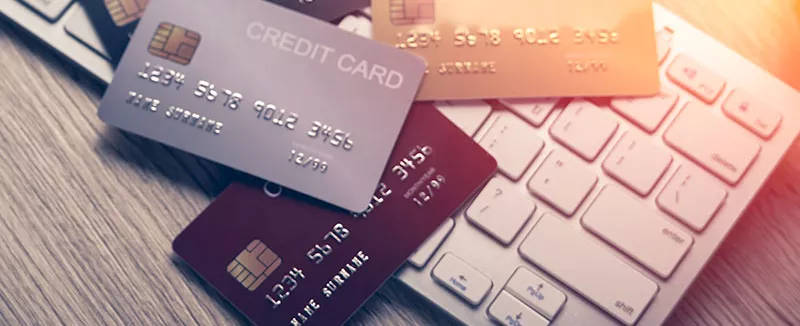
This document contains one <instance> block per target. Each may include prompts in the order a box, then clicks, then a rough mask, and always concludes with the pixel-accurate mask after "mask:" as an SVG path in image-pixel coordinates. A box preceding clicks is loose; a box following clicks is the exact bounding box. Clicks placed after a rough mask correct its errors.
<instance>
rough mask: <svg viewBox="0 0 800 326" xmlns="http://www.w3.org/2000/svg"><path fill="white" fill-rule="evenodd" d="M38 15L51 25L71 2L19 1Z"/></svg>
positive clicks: (57, 0) (55, 0)
mask: <svg viewBox="0 0 800 326" xmlns="http://www.w3.org/2000/svg"><path fill="white" fill-rule="evenodd" d="M20 1H21V2H23V3H25V4H27V5H28V6H29V7H31V8H32V9H33V10H35V11H36V12H38V13H39V15H41V16H42V17H44V19H47V20H48V21H49V22H51V23H53V22H55V21H56V20H58V18H59V17H61V14H63V13H64V12H65V11H67V8H69V5H71V4H72V0H20Z"/></svg>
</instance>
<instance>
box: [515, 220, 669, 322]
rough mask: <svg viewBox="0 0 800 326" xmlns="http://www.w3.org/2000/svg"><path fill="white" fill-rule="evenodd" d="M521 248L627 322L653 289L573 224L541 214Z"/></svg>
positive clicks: (637, 314)
mask: <svg viewBox="0 0 800 326" xmlns="http://www.w3.org/2000/svg"><path fill="white" fill-rule="evenodd" d="M519 252H520V254H521V255H522V256H523V257H524V258H525V259H527V260H530V261H531V262H533V263H534V264H536V265H537V266H539V267H540V268H542V269H543V270H544V271H546V272H547V273H549V274H550V275H552V276H553V277H555V278H557V279H559V280H560V281H561V282H562V283H564V284H566V285H568V286H569V287H571V288H572V289H574V290H575V291H577V292H578V293H580V294H582V295H583V296H584V297H586V298H587V299H588V300H589V301H591V302H593V303H594V304H595V305H597V306H598V307H599V308H601V309H603V310H605V311H606V312H608V313H609V314H610V315H611V316H613V317H615V318H616V319H618V320H619V321H621V322H623V323H625V324H626V325H633V324H634V323H636V321H637V320H638V319H639V317H640V316H641V315H642V313H644V311H645V309H646V308H647V306H648V305H649V304H650V302H651V301H652V300H653V297H655V295H656V293H657V292H658V285H656V284H655V283H654V282H653V281H651V280H650V279H649V278H647V277H645V276H644V275H643V274H642V273H640V272H638V271H636V270H634V269H633V268H632V267H630V266H629V265H628V264H626V263H625V262H623V261H621V260H620V259H619V258H617V257H615V256H614V255H613V254H612V253H611V252H609V251H608V250H606V249H605V248H603V247H601V246H600V245H599V244H598V243H596V242H594V241H593V240H592V239H591V237H587V236H586V235H585V234H582V233H579V232H578V230H576V229H574V228H573V227H572V226H570V225H567V224H566V223H564V222H562V221H560V220H558V217H555V216H553V215H550V214H545V215H544V216H542V218H541V219H539V221H538V222H536V225H534V227H533V230H531V232H530V233H529V234H528V237H527V238H526V239H525V241H523V242H522V244H521V245H520V247H519Z"/></svg>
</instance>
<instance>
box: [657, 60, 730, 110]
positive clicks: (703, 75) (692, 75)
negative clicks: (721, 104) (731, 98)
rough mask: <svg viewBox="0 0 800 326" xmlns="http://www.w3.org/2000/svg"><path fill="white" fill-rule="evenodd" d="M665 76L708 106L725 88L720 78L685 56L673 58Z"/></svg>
mask: <svg viewBox="0 0 800 326" xmlns="http://www.w3.org/2000/svg"><path fill="white" fill-rule="evenodd" d="M667 76H668V77H669V78H670V79H671V80H672V81H673V82H675V83H676V84H678V85H679V86H681V87H683V88H684V89H685V90H687V91H688V92H689V93H692V94H693V95H694V96H697V98H699V99H701V100H703V102H706V103H708V104H711V103H714V101H715V100H716V99H717V97H719V94H720V93H722V89H723V88H725V80H724V79H722V77H720V76H719V75H717V74H716V73H715V72H713V71H711V70H709V69H708V68H706V67H705V66H703V65H701V64H700V63H699V62H697V61H696V60H695V59H692V58H691V57H689V56H687V55H685V54H679V55H678V56H677V57H675V60H673V61H672V64H670V65H669V67H668V68H667Z"/></svg>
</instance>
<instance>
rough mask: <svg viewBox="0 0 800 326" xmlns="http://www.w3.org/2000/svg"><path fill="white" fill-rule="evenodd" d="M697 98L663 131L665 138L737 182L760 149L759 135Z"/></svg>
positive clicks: (707, 167)
mask: <svg viewBox="0 0 800 326" xmlns="http://www.w3.org/2000/svg"><path fill="white" fill-rule="evenodd" d="M711 110H712V109H711V108H709V107H706V106H704V105H702V104H700V103H698V102H692V101H690V102H688V103H686V106H684V108H683V110H681V113H680V114H679V115H678V117H677V118H675V121H673V122H672V125H670V126H669V129H667V131H666V132H665V133H664V142H666V143H667V144H668V145H669V146H670V147H672V148H674V149H675V150H677V151H678V152H681V153H682V154H683V155H686V156H688V157H689V158H690V159H692V160H694V161H695V162H697V163H698V164H700V165H702V166H703V167H705V168H706V169H708V170H709V171H711V173H713V174H715V175H716V176H717V177H719V178H721V179H722V180H725V181H726V182H728V183H730V184H731V185H735V184H736V183H737V182H739V180H740V179H741V178H742V176H743V175H744V173H745V171H747V169H748V168H749V167H750V165H751V164H752V163H753V161H754V160H755V159H756V157H757V156H758V153H759V152H760V151H761V145H759V142H758V140H757V138H756V137H755V136H754V135H752V134H750V133H749V132H748V131H747V130H745V129H744V128H742V127H739V126H738V125H736V124H735V123H734V122H732V121H729V120H727V119H726V118H725V117H723V116H722V115H718V114H715V113H714V112H712V111H711Z"/></svg>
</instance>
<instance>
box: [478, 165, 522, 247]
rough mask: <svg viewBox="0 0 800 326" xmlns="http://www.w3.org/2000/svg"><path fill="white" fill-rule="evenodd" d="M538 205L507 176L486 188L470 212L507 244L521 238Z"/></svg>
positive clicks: (494, 179) (484, 226)
mask: <svg viewBox="0 0 800 326" xmlns="http://www.w3.org/2000/svg"><path fill="white" fill-rule="evenodd" d="M535 210H536V204H534V203H533V200H532V199H531V198H530V196H528V194H526V193H524V192H522V191H520V190H519V189H517V188H516V185H514V184H513V183H511V182H510V181H508V180H507V179H506V178H503V177H495V178H493V179H492V180H489V182H488V183H487V184H486V186H485V187H483V190H481V192H480V194H478V196H477V197H475V201H473V202H472V204H471V205H470V206H469V208H468V209H467V212H466V215H467V219H468V220H469V221H470V222H472V223H474V224H475V225H476V226H478V227H479V228H481V229H483V231H485V232H486V233H488V234H489V235H491V236H492V237H493V238H495V239H496V240H497V241H499V242H500V243H502V244H503V245H508V244H509V243H511V241H514V238H516V237H517V234H518V233H519V231H520V229H522V226H524V225H525V223H527V222H528V219H530V217H531V215H532V214H533V212H534V211H535Z"/></svg>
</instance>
